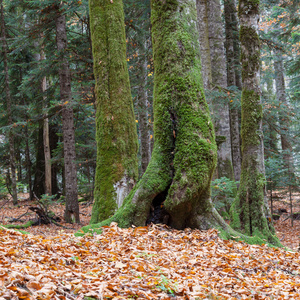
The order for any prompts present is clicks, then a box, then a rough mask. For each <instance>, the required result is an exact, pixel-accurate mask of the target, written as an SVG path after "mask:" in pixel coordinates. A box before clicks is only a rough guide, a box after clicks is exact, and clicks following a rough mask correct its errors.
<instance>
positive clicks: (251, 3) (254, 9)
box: [238, 0, 260, 17]
mask: <svg viewBox="0 0 300 300" xmlns="http://www.w3.org/2000/svg"><path fill="white" fill-rule="evenodd" d="M259 3H260V1H259V0H242V1H239V8H238V15H239V17H241V16H242V15H249V14H258V13H259Z"/></svg>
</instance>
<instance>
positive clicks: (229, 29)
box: [224, 0, 242, 181]
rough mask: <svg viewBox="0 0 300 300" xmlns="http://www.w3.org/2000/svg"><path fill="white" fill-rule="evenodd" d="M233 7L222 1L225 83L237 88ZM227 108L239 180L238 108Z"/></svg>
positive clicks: (236, 46) (237, 178) (236, 47)
mask: <svg viewBox="0 0 300 300" xmlns="http://www.w3.org/2000/svg"><path fill="white" fill-rule="evenodd" d="M235 7H236V4H235V1H234V0H225V1H224V14H225V33H226V42H225V49H226V58H227V85H228V87H232V86H237V87H238V88H239V89H241V82H240V81H241V80H240V71H239V58H238V61H237V59H236V52H237V51H238V53H240V51H239V41H238V22H237V15H236V8H235ZM229 108H230V109H229V115H230V133H231V134H230V136H231V151H232V164H233V172H234V178H235V180H236V181H239V180H240V177H241V162H242V156H241V142H240V129H239V109H238V108H236V105H235V104H234V103H233V104H230V105H229Z"/></svg>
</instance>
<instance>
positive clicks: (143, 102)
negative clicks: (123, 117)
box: [137, 47, 150, 176]
mask: <svg viewBox="0 0 300 300" xmlns="http://www.w3.org/2000/svg"><path fill="white" fill-rule="evenodd" d="M144 50H145V47H144ZM144 53H145V51H144ZM139 77H140V85H139V87H138V97H137V98H138V99H137V109H138V112H137V113H138V121H139V134H140V140H141V145H140V154H141V176H142V175H143V174H144V173H145V171H146V169H147V166H148V164H149V161H150V132H149V128H148V119H149V118H148V105H147V103H148V101H147V87H146V85H147V59H146V56H145V60H144V62H143V61H142V62H140V66H139Z"/></svg>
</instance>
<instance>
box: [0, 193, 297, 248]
mask: <svg viewBox="0 0 300 300" xmlns="http://www.w3.org/2000/svg"><path fill="white" fill-rule="evenodd" d="M275 195H276V194H275ZM285 195H286V194H282V193H278V197H275V199H276V201H273V212H274V214H278V213H277V211H278V210H279V209H281V210H286V211H287V213H281V214H280V218H279V220H276V221H275V220H274V225H275V229H276V234H277V236H278V237H279V239H280V240H281V243H282V244H283V245H284V246H286V247H288V248H290V249H292V250H294V251H298V249H299V245H300V244H299V243H300V220H293V222H292V220H291V218H290V217H289V216H290V211H291V210H290V203H289V199H288V197H287V196H285ZM18 197H19V205H18V206H14V205H13V204H12V201H8V200H7V199H2V200H0V224H3V225H6V224H12V223H11V222H10V221H11V220H13V219H14V218H15V219H17V218H18V217H20V216H21V215H22V214H25V213H26V212H27V214H26V215H25V216H23V217H22V218H21V219H20V220H19V221H17V222H13V224H18V225H22V224H25V223H26V222H27V221H29V220H33V219H36V218H37V215H36V213H34V212H33V211H31V210H30V209H29V207H32V206H38V204H37V202H36V201H29V200H28V194H19V195H18ZM293 202H294V203H293V214H294V213H298V212H300V201H299V200H298V197H294V198H293ZM79 205H80V222H81V223H80V224H68V223H65V222H64V208H65V207H64V204H62V203H59V202H54V204H53V205H51V211H53V212H54V213H55V216H56V217H59V218H60V222H59V223H58V224H59V226H58V225H55V224H48V225H45V224H41V225H38V226H31V227H28V228H26V229H24V230H25V231H27V232H30V233H31V234H34V235H40V236H44V237H49V236H57V235H60V234H61V233H74V232H76V231H77V230H79V229H80V228H81V227H82V226H85V225H88V224H89V221H90V218H91V211H92V203H91V202H81V203H80V204H79Z"/></svg>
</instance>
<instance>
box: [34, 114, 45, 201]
mask: <svg viewBox="0 0 300 300" xmlns="http://www.w3.org/2000/svg"><path fill="white" fill-rule="evenodd" d="M38 126H39V129H38V132H37V144H36V159H35V167H34V182H33V193H34V195H35V196H36V197H38V198H40V197H41V195H43V194H45V156H44V143H43V121H42V120H41V121H39V124H38Z"/></svg>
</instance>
